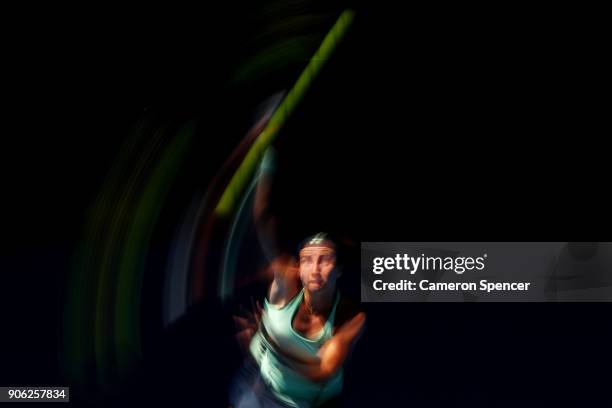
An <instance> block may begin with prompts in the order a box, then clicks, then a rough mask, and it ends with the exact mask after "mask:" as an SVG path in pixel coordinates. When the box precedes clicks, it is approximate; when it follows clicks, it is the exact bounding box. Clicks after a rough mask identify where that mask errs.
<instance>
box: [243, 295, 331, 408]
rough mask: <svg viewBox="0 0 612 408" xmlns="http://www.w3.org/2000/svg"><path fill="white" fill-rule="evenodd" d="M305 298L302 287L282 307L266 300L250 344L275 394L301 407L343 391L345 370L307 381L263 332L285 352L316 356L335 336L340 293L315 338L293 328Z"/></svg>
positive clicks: (308, 357)
mask: <svg viewBox="0 0 612 408" xmlns="http://www.w3.org/2000/svg"><path fill="white" fill-rule="evenodd" d="M303 299H304V289H303V288H302V290H300V292H299V293H298V294H297V295H296V296H295V297H294V298H293V299H291V301H290V302H289V303H287V304H286V305H284V306H283V307H278V306H275V305H272V304H270V303H269V302H268V301H267V299H266V300H265V301H264V313H263V315H262V319H261V324H262V325H263V328H260V329H259V331H258V332H257V333H256V335H255V336H253V339H252V340H251V344H250V345H249V348H250V351H251V354H252V355H253V357H254V358H255V361H257V363H258V364H259V367H260V372H261V376H262V378H263V380H264V381H265V382H266V384H267V385H268V386H269V387H270V389H271V390H272V392H273V393H274V395H275V396H276V397H277V398H278V399H279V400H281V401H283V402H284V403H286V404H287V405H290V406H293V407H299V408H305V407H315V406H317V405H319V404H322V403H323V402H325V401H326V400H328V399H330V398H332V397H334V396H336V395H338V394H339V393H340V392H341V391H342V379H343V371H342V368H340V369H339V370H338V371H337V372H336V373H335V374H334V375H333V376H332V377H331V378H330V379H329V380H328V381H326V382H324V383H315V382H312V381H310V380H308V379H307V378H305V377H304V376H302V375H301V374H300V373H298V372H297V371H296V370H294V369H293V368H292V367H290V363H288V362H287V361H286V358H285V357H283V356H281V355H279V354H278V352H276V351H275V349H274V346H272V345H271V344H270V342H269V341H268V340H267V339H266V338H265V336H264V335H263V334H262V330H265V331H266V333H267V335H268V336H269V337H270V338H271V339H272V340H273V342H274V343H275V344H277V345H278V346H279V347H280V348H282V350H283V351H285V352H286V353H289V354H291V355H295V356H298V357H302V358H303V359H311V358H312V357H315V356H316V354H317V352H318V351H319V349H320V348H321V346H323V344H324V343H325V342H326V341H327V340H329V339H330V338H331V337H332V334H333V333H332V331H333V327H334V319H335V315H336V308H337V306H338V302H339V301H340V295H339V294H337V295H336V300H335V301H334V305H333V307H332V310H331V312H330V314H329V318H328V319H327V322H325V325H324V326H323V329H322V330H321V333H320V334H319V335H318V336H317V337H316V338H314V339H308V338H306V337H304V336H302V335H301V334H299V333H298V332H296V331H295V329H294V328H293V318H294V317H295V314H296V313H297V310H298V308H299V306H300V304H301V303H302V300H303Z"/></svg>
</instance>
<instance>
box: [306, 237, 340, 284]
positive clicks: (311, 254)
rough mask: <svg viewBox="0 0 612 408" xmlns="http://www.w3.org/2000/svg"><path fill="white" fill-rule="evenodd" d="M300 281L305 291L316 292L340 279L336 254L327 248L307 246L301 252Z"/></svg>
mask: <svg viewBox="0 0 612 408" xmlns="http://www.w3.org/2000/svg"><path fill="white" fill-rule="evenodd" d="M300 279H301V280H302V285H303V286H304V288H305V289H308V290H309V291H310V292H316V291H319V290H322V289H324V288H325V287H326V286H327V285H328V284H333V283H335V282H336V279H338V272H337V269H336V252H335V251H334V250H333V249H332V248H329V247H326V246H316V245H312V246H307V247H305V248H303V249H302V250H301V251H300Z"/></svg>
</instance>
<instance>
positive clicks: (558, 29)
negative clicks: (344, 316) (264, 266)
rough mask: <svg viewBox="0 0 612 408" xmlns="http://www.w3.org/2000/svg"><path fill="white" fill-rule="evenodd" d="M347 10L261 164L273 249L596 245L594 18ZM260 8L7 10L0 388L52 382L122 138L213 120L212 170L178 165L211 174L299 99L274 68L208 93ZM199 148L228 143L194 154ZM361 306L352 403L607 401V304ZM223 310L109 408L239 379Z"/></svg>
mask: <svg viewBox="0 0 612 408" xmlns="http://www.w3.org/2000/svg"><path fill="white" fill-rule="evenodd" d="M292 4H293V3H292ZM296 4H298V3H296ZM342 6H343V5H342V4H331V5H329V4H328V5H327V6H326V7H327V9H326V10H328V11H329V10H334V8H336V9H337V10H341V7H342ZM353 6H354V7H355V9H356V11H357V14H356V19H355V22H354V25H353V27H352V28H351V31H350V32H349V34H348V36H347V38H346V40H345V41H344V42H343V43H342V45H341V47H340V48H338V50H337V52H336V53H335V54H334V56H333V57H332V59H331V60H330V61H329V62H328V64H327V65H326V66H325V68H324V69H323V71H322V72H321V75H320V76H319V77H318V78H317V80H316V82H315V83H314V84H313V87H312V88H311V89H310V90H309V92H308V94H307V95H306V97H305V99H304V100H303V102H302V104H301V105H300V106H299V108H298V110H297V111H296V113H295V115H294V116H293V117H292V118H291V120H290V121H289V122H288V123H287V126H286V128H285V129H284V130H283V132H282V134H281V136H280V138H279V140H278V143H277V144H278V148H279V152H280V153H281V154H279V163H278V165H279V172H278V174H279V177H278V179H277V180H276V182H275V192H274V205H275V208H276V210H277V212H278V214H279V217H280V218H281V220H282V222H281V225H283V228H284V229H283V231H282V232H283V233H284V234H286V236H288V237H291V238H296V237H293V236H291V235H292V234H293V235H296V236H297V235H300V234H301V233H302V231H305V230H307V229H309V228H313V227H314V226H316V228H315V229H319V227H320V228H326V227H329V226H331V227H332V228H334V229H337V230H341V231H343V232H344V233H345V234H346V235H348V236H350V237H351V238H352V239H354V240H355V241H357V242H358V241H376V240H381V241H392V240H404V241H427V240H439V241H447V240H477V241H487V240H490V241H511V240H517V241H523V240H524V241H531V240H547V241H551V240H556V241H605V240H609V239H610V238H611V236H610V220H609V216H608V212H609V208H610V199H609V198H608V196H607V194H606V192H607V191H606V190H607V189H608V188H607V185H608V184H609V183H607V178H608V173H607V172H608V169H607V167H606V161H607V158H606V156H607V155H606V148H605V147H604V140H603V139H604V137H605V135H606V134H605V132H604V131H603V130H602V125H604V124H605V122H604V121H605V119H604V116H603V113H604V104H603V101H602V100H601V97H602V96H605V94H606V88H605V83H604V73H605V72H606V71H607V69H606V67H607V66H606V65H604V64H605V62H604V61H605V58H603V50H604V48H602V37H601V32H600V28H601V26H600V22H599V19H598V18H597V16H598V12H597V10H593V11H589V10H574V9H562V8H560V7H558V6H549V7H541V8H537V9H536V8H533V7H531V6H521V7H519V6H510V5H506V6H500V7H497V8H495V9H492V8H487V7H480V6H479V7H476V6H472V7H469V8H468V7H464V6H461V7H460V6H454V7H452V8H451V7H447V6H443V5H436V6H431V7H416V6H411V7H403V8H401V9H400V8H398V6H391V5H389V6H382V5H380V6H377V7H373V6H371V5H362V4H353ZM257 7H264V6H263V5H262V6H256V5H250V4H236V3H234V4H223V5H221V4H212V5H208V4H207V5H204V6H200V7H193V8H186V9H182V10H178V8H177V9H173V10H166V9H156V10H152V9H150V8H148V6H147V7H144V6H143V8H140V9H137V8H134V9H130V10H127V9H106V10H102V9H100V10H94V9H93V8H91V9H87V10H77V14H76V15H75V14H73V12H75V10H58V9H53V10H37V11H36V12H35V11H33V10H16V11H15V13H16V14H15V15H16V16H19V17H20V18H19V19H17V20H16V21H15V22H16V23H17V24H15V27H12V26H10V27H8V31H9V33H8V35H7V38H8V39H9V45H8V50H9V54H8V58H6V61H5V63H6V64H7V65H8V68H9V74H7V76H6V77H5V82H6V83H5V87H6V89H7V92H5V95H4V96H5V99H7V102H8V104H7V105H6V106H7V107H6V108H4V113H5V115H6V116H5V119H4V120H3V138H2V144H3V149H2V151H3V159H2V173H1V174H2V179H3V186H2V191H3V206H4V208H3V211H2V235H3V240H4V242H3V247H2V269H3V273H2V275H3V277H4V278H5V285H3V286H4V289H7V293H8V294H7V295H6V296H3V298H4V299H6V301H7V304H6V305H5V307H4V312H3V316H4V317H5V319H4V320H5V322H6V323H5V324H6V330H3V336H2V337H3V341H5V342H6V346H5V347H4V351H5V352H6V354H5V356H4V360H3V364H2V370H1V372H2V384H3V385H4V384H6V385H29V384H33V385H43V384H48V385H51V384H62V383H63V378H62V377H61V374H60V370H59V361H58V356H57V351H58V350H57V348H58V337H59V330H60V327H59V321H58V315H57V313H58V312H57V311H58V310H59V306H60V305H61V304H62V300H63V299H62V296H63V294H62V288H63V285H64V279H65V277H66V271H67V270H68V268H69V266H70V262H71V259H72V255H73V253H74V249H75V245H76V244H77V242H78V240H79V237H80V232H81V228H82V224H83V222H84V220H85V218H86V214H87V209H88V207H89V206H90V205H91V202H92V200H93V198H94V197H95V194H96V193H97V191H98V190H99V188H100V185H101V183H102V181H103V179H104V177H105V175H106V174H107V172H108V169H109V166H110V165H111V163H112V162H113V159H114V157H115V156H116V154H117V153H118V151H119V148H120V146H121V144H122V142H123V140H124V139H125V138H126V137H127V135H128V134H129V132H130V129H131V128H132V126H133V125H134V124H135V123H136V122H137V121H138V120H140V119H142V117H143V116H147V115H150V116H152V117H155V118H158V119H159V120H162V121H163V120H169V121H174V122H176V123H181V122H182V121H187V120H190V119H194V118H195V119H198V118H200V119H203V120H204V121H205V122H206V121H210V125H208V124H206V126H205V128H206V130H207V131H206V132H204V131H202V130H200V131H199V132H200V133H199V135H201V140H202V142H200V143H202V145H203V146H205V147H206V153H202V155H203V157H205V158H206V159H210V160H203V161H202V162H198V160H197V156H198V153H197V149H196V150H195V151H194V153H193V157H192V161H193V163H194V164H192V166H194V167H193V168H194V169H197V170H198V171H202V174H207V175H210V174H213V173H214V171H215V169H216V165H217V164H219V163H220V161H222V159H223V157H225V156H227V154H228V152H229V149H231V148H232V147H233V146H234V144H235V143H236V142H237V140H238V138H239V137H240V136H242V134H243V133H244V131H245V130H246V128H247V124H248V122H249V115H251V114H252V112H253V109H254V108H255V106H256V105H257V103H258V102H259V101H261V100H262V99H263V98H265V97H268V96H269V95H270V94H272V93H273V92H276V91H278V90H279V89H283V88H285V89H286V88H287V87H288V86H290V85H291V84H292V82H293V81H294V80H295V78H296V75H297V74H298V73H299V69H297V68H295V67H292V68H291V69H286V70H280V71H279V72H278V75H276V76H271V78H269V80H268V81H261V82H259V83H257V84H254V85H253V86H252V87H250V88H249V89H245V88H238V89H236V88H233V89H232V90H231V91H228V88H226V87H224V85H223V84H224V83H225V81H226V80H227V78H228V72H230V71H231V70H232V68H233V67H235V66H236V65H237V64H238V62H239V61H240V58H241V54H240V53H241V52H247V51H248V50H247V47H246V46H244V37H245V36H250V35H253V32H256V31H257V29H258V27H257V22H253V20H252V19H250V18H249V16H251V15H252V13H255V12H256V11H257ZM314 7H317V6H316V5H315V6H314ZM318 7H322V6H321V5H320V4H319V5H318ZM73 15H74V17H72V16H73ZM51 16H52V17H51ZM278 18H279V19H282V16H280V17H278ZM22 20H23V24H20V23H19V22H21V21H22ZM236 101H240V103H237V102H236ZM211 117H214V118H216V119H215V120H210V119H209V118H211ZM604 129H605V128H604ZM214 132H217V133H219V132H222V133H223V134H225V135H230V136H226V137H219V138H216V139H215V140H214V142H211V141H210V140H208V139H206V138H205V134H209V133H214ZM231 135H234V136H231ZM204 162H205V163H204ZM197 163H199V164H197ZM206 172H208V173H206ZM321 180H324V182H321ZM190 183H192V182H191V181H189V180H186V181H185V188H186V189H189V188H190V187H191V186H192V184H190ZM178 188H180V187H178ZM296 231H298V232H296ZM356 274H357V272H356V270H355V276H354V279H358V278H357V276H356ZM345 276H346V275H345ZM344 279H346V278H344ZM365 309H366V311H367V313H368V328H367V331H366V334H365V335H364V337H363V338H362V339H361V341H360V344H359V346H358V348H357V351H356V352H355V354H354V356H353V357H352V359H351V361H350V362H349V367H351V369H350V370H348V371H347V372H348V374H347V383H346V392H345V395H346V400H347V406H375V405H376V406H377V405H383V404H385V405H392V406H393V405H398V406H404V405H406V406H468V405H469V406H517V405H521V406H529V404H531V405H533V406H541V405H542V404H544V403H545V402H550V403H551V405H554V406H557V404H562V403H567V404H576V405H577V406H602V405H605V402H603V401H604V400H606V401H610V400H611V399H612V397H610V395H609V391H608V388H607V379H608V377H609V376H607V374H606V372H607V371H608V368H609V366H610V363H611V358H612V357H611V354H610V346H609V344H610V342H611V340H612V332H611V329H610V324H609V316H610V312H611V311H612V310H611V308H610V306H609V305H608V304H440V305H437V304H372V305H365ZM224 313H225V312H224V311H223V310H221V309H219V308H217V306H215V305H212V304H204V305H202V306H201V307H200V308H198V309H197V310H194V311H192V314H191V315H189V316H187V318H185V319H184V320H183V321H181V322H180V324H178V325H177V326H176V327H175V328H174V329H173V331H172V332H171V333H169V334H168V335H167V336H166V337H164V338H163V339H159V340H155V342H154V343H155V344H154V345H153V346H151V347H152V348H155V347H159V351H157V352H155V353H154V354H153V355H155V357H150V358H149V359H148V360H147V361H146V365H147V370H143V373H144V374H142V375H141V376H140V377H138V378H136V379H135V380H134V383H133V384H132V383H131V384H129V387H128V385H126V387H125V388H126V389H128V388H130V387H132V391H130V392H128V391H125V392H124V393H122V394H120V395H119V396H118V398H119V399H118V400H113V401H112V403H113V404H117V403H118V402H119V401H122V402H123V401H137V400H140V399H143V398H144V399H145V400H148V401H154V400H156V398H155V397H154V396H152V395H150V394H149V393H146V392H142V391H143V390H150V389H151V387H152V386H151V384H156V385H157V386H160V384H168V390H167V391H165V392H164V393H163V398H167V399H168V400H170V398H172V395H175V394H174V393H175V392H179V393H180V392H182V391H184V390H185V389H190V390H191V391H188V392H185V393H182V394H181V395H182V398H183V399H182V402H183V403H187V402H190V403H193V404H194V405H196V404H200V405H202V404H203V405H202V406H209V405H210V406H214V405H216V404H220V405H221V404H223V398H224V396H223V394H224V390H225V387H226V385H227V380H228V378H229V376H230V375H231V373H232V371H233V369H234V368H235V366H236V364H238V361H237V357H236V356H237V353H236V351H235V349H234V348H233V346H232V344H231V342H230V341H228V340H230V339H231V326H230V325H229V321H227V320H226V319H225V315H224ZM211 325H212V326H214V327H217V328H219V329H218V330H216V332H217V333H218V334H217V335H216V336H215V337H212V338H211V337H210V334H209V332H208V331H206V330H205V327H210V326H211ZM203 345H205V347H204V346H203ZM177 350H180V351H177ZM212 350H215V352H214V353H213V352H212ZM194 355H195V356H196V357H195V358H194V357H193V356H194ZM213 367H216V369H213ZM219 367H222V368H219ZM134 390H138V391H134ZM141 392H142V393H141ZM519 400H520V401H522V402H518V401H519ZM84 401H86V398H85V397H83V402H84ZM428 401H429V402H428ZM431 401H434V402H431ZM436 401H437V402H436ZM526 401H530V402H526ZM207 404H208V405H207ZM221 406H222V405H221Z"/></svg>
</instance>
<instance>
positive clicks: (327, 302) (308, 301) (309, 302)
mask: <svg viewBox="0 0 612 408" xmlns="http://www.w3.org/2000/svg"><path fill="white" fill-rule="evenodd" d="M335 293H336V288H335V285H334V286H333V287H331V286H330V287H329V288H326V289H324V290H319V291H316V292H310V291H309V290H308V289H306V288H304V304H305V305H306V309H307V310H308V311H309V312H310V313H311V314H319V315H320V314H326V313H327V312H328V311H329V309H331V307H332V304H333V302H334V294H335Z"/></svg>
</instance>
